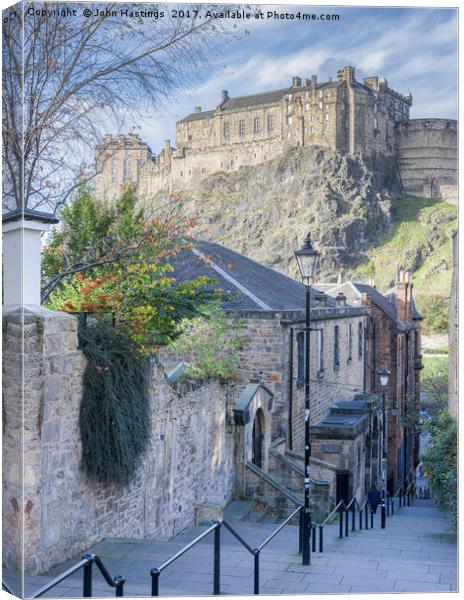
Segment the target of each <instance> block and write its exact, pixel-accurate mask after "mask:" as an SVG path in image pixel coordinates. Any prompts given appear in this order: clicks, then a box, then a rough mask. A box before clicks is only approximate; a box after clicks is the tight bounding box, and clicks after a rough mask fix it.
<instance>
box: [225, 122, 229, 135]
mask: <svg viewBox="0 0 464 600" xmlns="http://www.w3.org/2000/svg"><path fill="white" fill-rule="evenodd" d="M229 134H230V127H229V123H224V137H229Z"/></svg>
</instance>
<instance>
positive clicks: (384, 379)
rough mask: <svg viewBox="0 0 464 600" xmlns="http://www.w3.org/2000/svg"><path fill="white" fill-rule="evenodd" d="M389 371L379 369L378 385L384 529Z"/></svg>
mask: <svg viewBox="0 0 464 600" xmlns="http://www.w3.org/2000/svg"><path fill="white" fill-rule="evenodd" d="M390 375H391V373H390V371H389V370H388V369H387V365H385V366H384V367H383V368H382V369H380V371H379V377H380V385H381V386H382V410H383V429H382V431H383V440H382V507H381V514H380V523H381V527H382V529H385V525H386V520H387V519H386V517H387V515H386V508H385V501H386V498H387V473H388V470H387V457H388V453H387V411H386V406H385V389H386V387H387V385H388V379H389V377H390Z"/></svg>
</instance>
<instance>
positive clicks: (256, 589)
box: [253, 548, 259, 594]
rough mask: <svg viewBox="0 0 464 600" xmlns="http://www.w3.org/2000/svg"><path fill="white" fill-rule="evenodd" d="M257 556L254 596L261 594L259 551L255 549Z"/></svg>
mask: <svg viewBox="0 0 464 600" xmlns="http://www.w3.org/2000/svg"><path fill="white" fill-rule="evenodd" d="M253 552H254V555H255V581H254V592H253V593H254V594H259V550H258V548H255V549H254V551H253Z"/></svg>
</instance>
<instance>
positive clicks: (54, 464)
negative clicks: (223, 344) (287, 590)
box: [3, 309, 234, 574]
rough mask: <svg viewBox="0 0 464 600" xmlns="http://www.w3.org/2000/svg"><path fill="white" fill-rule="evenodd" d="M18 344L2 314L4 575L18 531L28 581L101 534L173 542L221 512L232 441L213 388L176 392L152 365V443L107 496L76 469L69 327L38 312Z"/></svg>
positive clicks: (14, 560)
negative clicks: (203, 516)
mask: <svg viewBox="0 0 464 600" xmlns="http://www.w3.org/2000/svg"><path fill="white" fill-rule="evenodd" d="M22 344H23V341H22V327H21V313H20V312H19V311H17V312H12V313H9V314H7V315H6V316H5V317H4V364H3V369H4V377H3V397H4V415H5V420H4V428H5V434H4V437H3V457H4V459H3V460H4V463H3V473H4V481H3V511H4V512H3V524H4V527H3V543H4V546H3V547H4V563H5V565H6V566H7V567H8V568H10V569H13V570H19V569H20V565H21V560H22V556H21V543H20V541H21V528H22V526H23V527H24V538H25V544H24V553H25V556H24V566H25V572H26V574H36V573H40V572H44V571H46V570H47V569H49V568H50V567H51V566H53V565H54V564H56V563H58V562H62V561H63V560H66V559H67V558H69V557H71V556H73V555H75V554H78V553H79V552H82V551H85V550H86V549H87V548H89V547H90V546H91V545H92V544H94V543H95V542H97V541H98V540H101V539H102V538H105V537H110V536H111V537H127V538H138V539H141V538H155V537H156V538H158V539H167V538H170V537H172V536H173V535H175V534H176V533H178V532H179V531H181V530H182V529H184V528H185V527H187V526H189V525H192V524H193V523H194V519H195V508H196V506H197V505H199V504H203V503H205V502H213V503H215V504H217V505H225V504H226V502H227V501H228V500H229V499H230V497H231V495H232V490H233V487H234V464H233V461H234V439H233V432H232V431H231V429H230V428H229V427H228V426H227V425H226V419H225V416H226V411H225V402H226V400H225V394H224V390H223V388H222V386H220V385H219V384H218V383H216V382H212V383H208V384H207V385H203V386H202V387H200V388H197V389H195V390H191V391H189V392H187V393H185V394H184V395H182V396H181V395H179V394H178V393H177V391H176V390H175V389H173V388H172V387H171V385H170V384H169V383H168V381H167V380H166V378H165V375H164V373H163V372H162V370H161V369H160V368H159V367H158V366H157V364H156V363H154V364H153V366H152V369H153V370H152V393H151V415H152V416H151V426H152V436H151V447H150V450H149V451H148V453H147V455H146V456H145V459H144V461H143V463H142V464H141V468H140V471H139V473H138V475H137V477H136V479H135V481H134V482H133V483H132V484H131V485H130V486H129V488H127V489H116V488H114V487H112V486H108V485H101V484H96V483H93V482H90V481H89V480H88V479H87V478H86V476H85V475H84V473H83V471H82V469H81V456H82V450H81V442H80V436H79V407H80V401H81V395H82V375H83V372H84V370H85V365H86V361H85V357H84V355H83V354H82V353H81V352H80V350H79V349H78V347H77V321H76V319H75V318H74V317H72V316H70V315H67V314H64V313H57V312H52V311H48V310H46V309H37V310H34V311H27V312H26V313H25V314H24V347H23V345H22ZM22 364H23V373H24V389H23V390H20V389H19V388H18V385H19V384H18V382H19V381H20V380H21V377H20V374H21V365H22ZM22 397H23V402H22V401H21V398H22ZM23 408H24V411H23ZM22 447H24V470H23V471H22V469H21V465H20V460H21V448H22ZM22 477H24V479H23V478H22ZM23 484H24V487H23V491H21V488H22V486H23ZM22 521H24V524H23V525H22Z"/></svg>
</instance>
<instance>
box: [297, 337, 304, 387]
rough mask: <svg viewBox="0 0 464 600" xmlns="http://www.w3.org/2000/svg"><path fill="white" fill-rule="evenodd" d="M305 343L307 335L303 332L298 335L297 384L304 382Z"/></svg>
mask: <svg viewBox="0 0 464 600" xmlns="http://www.w3.org/2000/svg"><path fill="white" fill-rule="evenodd" d="M304 342H305V335H304V332H303V331H300V332H299V333H297V335H296V361H297V362H296V380H297V382H301V381H304V377H305V373H304V353H305V349H304Z"/></svg>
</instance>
